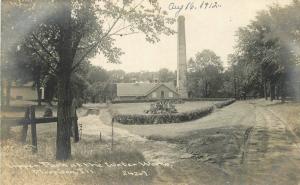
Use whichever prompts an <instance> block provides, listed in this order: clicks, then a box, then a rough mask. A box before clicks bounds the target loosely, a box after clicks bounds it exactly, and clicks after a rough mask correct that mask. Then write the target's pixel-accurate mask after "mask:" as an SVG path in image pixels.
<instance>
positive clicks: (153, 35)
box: [4, 0, 175, 160]
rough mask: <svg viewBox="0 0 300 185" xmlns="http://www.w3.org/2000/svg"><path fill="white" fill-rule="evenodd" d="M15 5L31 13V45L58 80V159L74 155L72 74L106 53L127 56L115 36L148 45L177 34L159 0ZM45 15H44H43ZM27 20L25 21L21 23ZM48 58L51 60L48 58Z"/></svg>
mask: <svg viewBox="0 0 300 185" xmlns="http://www.w3.org/2000/svg"><path fill="white" fill-rule="evenodd" d="M4 3H8V4H9V5H10V6H15V7H21V8H22V7H23V9H26V10H28V11H26V13H29V14H30V15H29V16H26V17H28V18H27V20H26V21H27V22H26V23H27V25H25V26H24V28H23V29H22V30H23V31H24V32H25V33H26V37H23V40H24V43H25V44H26V47H28V48H29V49H31V50H32V52H33V53H35V54H36V55H37V56H39V57H40V59H41V61H43V62H45V63H47V65H48V66H49V68H50V69H51V70H52V71H53V73H54V74H55V76H56V78H57V98H58V110H57V116H58V122H57V141H56V150H57V151H56V159H58V160H66V159H69V158H70V156H71V144H70V130H71V129H70V128H71V122H72V120H71V119H72V118H71V104H72V97H73V96H72V92H71V76H72V73H74V72H75V71H76V70H78V68H79V67H80V66H81V65H82V63H84V61H86V60H87V59H88V58H90V57H92V56H94V55H95V54H96V53H97V52H101V53H102V54H103V55H104V56H105V57H106V58H107V59H108V61H109V62H114V63H117V62H119V57H120V55H121V54H122V51H121V49H120V48H118V47H116V46H115V37H116V36H117V37H119V36H121V37H122V36H126V35H130V34H134V33H137V32H142V33H144V34H145V38H146V40H147V41H148V42H151V43H155V42H158V41H159V35H161V34H166V35H170V34H173V33H174V31H173V30H172V29H170V28H169V27H168V25H170V24H172V23H174V21H175V20H174V19H171V18H167V17H166V12H164V11H161V9H160V7H159V4H158V3H157V2H156V1H152V0H151V1H144V0H142V1H139V2H136V1H123V2H111V1H109V0H53V1H46V0H39V1H37V0H33V1H31V3H24V2H22V1H17V2H16V3H14V4H11V2H10V1H7V2H4ZM41 12H43V14H41ZM22 18H24V17H23V16H21V17H19V19H20V20H19V22H20V21H21V20H22ZM45 56H47V57H49V59H48V58H46V57H45Z"/></svg>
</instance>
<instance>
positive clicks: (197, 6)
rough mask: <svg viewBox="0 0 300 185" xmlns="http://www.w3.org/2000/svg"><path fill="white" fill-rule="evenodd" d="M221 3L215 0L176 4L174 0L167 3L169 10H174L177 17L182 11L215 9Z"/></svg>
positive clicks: (219, 6)
mask: <svg viewBox="0 0 300 185" xmlns="http://www.w3.org/2000/svg"><path fill="white" fill-rule="evenodd" d="M221 7H222V6H221V4H220V3H219V2H217V1H214V2H208V1H200V2H192V1H190V2H186V3H182V4H176V3H174V2H171V3H169V7H168V8H169V10H171V11H175V16H176V17H177V16H178V15H179V14H180V13H181V12H182V11H196V10H208V9H217V8H221Z"/></svg>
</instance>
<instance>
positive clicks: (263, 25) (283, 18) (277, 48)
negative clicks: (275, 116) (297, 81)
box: [232, 1, 300, 100]
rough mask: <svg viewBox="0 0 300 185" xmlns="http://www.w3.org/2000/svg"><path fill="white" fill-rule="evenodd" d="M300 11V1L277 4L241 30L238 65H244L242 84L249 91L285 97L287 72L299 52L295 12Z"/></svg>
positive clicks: (297, 19) (298, 28) (238, 34)
mask: <svg viewBox="0 0 300 185" xmlns="http://www.w3.org/2000/svg"><path fill="white" fill-rule="evenodd" d="M299 11H300V5H299V2H298V1H295V2H294V3H292V4H291V5H288V6H286V7H279V6H278V5H275V6H272V7H270V8H269V9H268V10H267V11H262V12H260V13H259V14H258V15H257V17H256V19H255V20H254V21H252V22H251V24H249V25H248V26H246V27H243V28H240V29H239V30H238V32H237V36H238V43H237V46H236V49H237V50H236V52H235V54H234V55H235V56H237V57H238V58H239V59H238V60H239V61H238V62H237V63H238V65H240V66H241V67H243V71H244V72H243V74H244V75H245V76H246V77H245V83H244V84H242V85H243V88H244V89H245V90H246V91H248V92H249V91H250V89H252V90H255V91H257V92H259V93H260V94H264V97H265V98H266V99H267V98H268V96H270V99H271V100H273V99H274V98H275V96H276V97H278V96H279V95H281V97H282V99H283V100H284V97H285V96H286V89H287V87H288V86H287V84H288V78H287V74H288V73H289V71H290V69H291V68H293V66H294V65H295V61H297V58H298V56H299V53H298V52H297V46H298V45H299V37H298V36H299V34H297V33H299V31H300V25H299V24H298V22H299V16H296V15H299ZM294 23H296V24H294ZM296 45H297V46H296ZM235 65H236V64H233V65H232V67H233V68H235V67H234V66H235ZM258 84H259V85H258Z"/></svg>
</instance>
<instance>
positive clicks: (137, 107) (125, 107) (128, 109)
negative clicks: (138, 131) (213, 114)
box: [111, 101, 216, 114]
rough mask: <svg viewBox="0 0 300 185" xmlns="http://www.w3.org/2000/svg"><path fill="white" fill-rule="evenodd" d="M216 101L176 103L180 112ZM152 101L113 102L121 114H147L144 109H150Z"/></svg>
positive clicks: (199, 107)
mask: <svg viewBox="0 0 300 185" xmlns="http://www.w3.org/2000/svg"><path fill="white" fill-rule="evenodd" d="M214 103H216V101H195V102H185V103H183V104H175V106H176V109H177V111H178V112H186V111H192V110H195V109H201V108H204V107H208V106H211V105H213V104H214ZM150 104H151V103H119V104H112V105H111V107H112V109H113V110H114V111H115V112H116V113H119V114H145V113H144V110H148V109H150Z"/></svg>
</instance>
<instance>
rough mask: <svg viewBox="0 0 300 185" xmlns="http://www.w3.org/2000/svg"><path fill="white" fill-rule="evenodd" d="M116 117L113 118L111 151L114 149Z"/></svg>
mask: <svg viewBox="0 0 300 185" xmlns="http://www.w3.org/2000/svg"><path fill="white" fill-rule="evenodd" d="M114 121H115V120H114V118H112V120H111V151H113V149H114Z"/></svg>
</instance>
